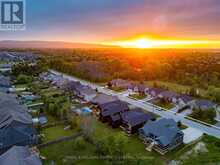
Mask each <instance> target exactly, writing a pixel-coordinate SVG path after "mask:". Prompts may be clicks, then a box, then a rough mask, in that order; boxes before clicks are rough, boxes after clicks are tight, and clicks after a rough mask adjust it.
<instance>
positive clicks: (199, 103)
mask: <svg viewBox="0 0 220 165" xmlns="http://www.w3.org/2000/svg"><path fill="white" fill-rule="evenodd" d="M192 106H193V108H195V109H200V110H208V109H214V110H215V109H216V108H217V104H215V103H213V102H212V101H209V100H203V99H199V100H195V101H194V102H193V103H192Z"/></svg>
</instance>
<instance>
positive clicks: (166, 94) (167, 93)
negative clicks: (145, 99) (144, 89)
mask: <svg viewBox="0 0 220 165" xmlns="http://www.w3.org/2000/svg"><path fill="white" fill-rule="evenodd" d="M160 95H161V96H163V97H164V98H168V99H172V98H178V97H179V95H178V94H177V93H175V92H171V91H163V92H161V93H160Z"/></svg>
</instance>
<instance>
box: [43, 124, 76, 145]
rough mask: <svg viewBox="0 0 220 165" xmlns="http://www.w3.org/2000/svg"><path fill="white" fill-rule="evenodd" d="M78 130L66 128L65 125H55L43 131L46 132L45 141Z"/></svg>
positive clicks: (68, 134)
mask: <svg viewBox="0 0 220 165" xmlns="http://www.w3.org/2000/svg"><path fill="white" fill-rule="evenodd" d="M75 132H76V131H74V130H64V125H58V126H55V127H50V128H45V129H43V131H42V134H44V136H45V137H44V138H43V143H45V142H48V141H51V140H55V139H58V138H60V137H63V136H70V135H72V134H74V133H75Z"/></svg>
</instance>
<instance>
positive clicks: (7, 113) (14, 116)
mask: <svg viewBox="0 0 220 165" xmlns="http://www.w3.org/2000/svg"><path fill="white" fill-rule="evenodd" d="M14 121H16V122H19V123H24V124H30V125H31V124H32V117H31V115H30V114H29V113H28V111H27V108H26V107H25V106H23V105H21V104H19V102H18V101H17V98H16V96H15V95H11V94H5V93H1V92H0V129H2V128H4V127H7V126H9V125H10V124H11V123H12V122H14Z"/></svg>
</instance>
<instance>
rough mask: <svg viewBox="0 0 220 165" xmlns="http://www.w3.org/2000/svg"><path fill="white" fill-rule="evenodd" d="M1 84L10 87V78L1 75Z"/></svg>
mask: <svg viewBox="0 0 220 165" xmlns="http://www.w3.org/2000/svg"><path fill="white" fill-rule="evenodd" d="M0 86H4V87H10V86H11V81H10V78H9V77H6V76H2V75H0Z"/></svg>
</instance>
